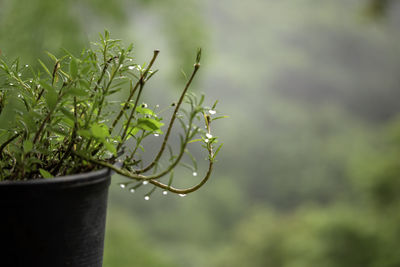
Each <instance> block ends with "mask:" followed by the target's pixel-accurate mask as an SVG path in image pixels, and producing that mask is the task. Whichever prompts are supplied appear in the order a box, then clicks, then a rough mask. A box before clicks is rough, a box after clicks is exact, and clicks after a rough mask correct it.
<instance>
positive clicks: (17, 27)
mask: <svg viewBox="0 0 400 267" xmlns="http://www.w3.org/2000/svg"><path fill="white" fill-rule="evenodd" d="M178 7H179V9H178ZM200 9H201V6H200V4H199V3H197V2H196V1H194V0H188V1H185V2H184V3H183V2H181V1H178V0H168V1H151V0H137V1H127V0H115V1H105V0H84V1H75V0H66V1H51V0H2V1H0V25H1V26H0V50H1V51H2V53H3V54H4V55H6V56H8V57H9V58H12V59H13V58H15V57H20V58H22V59H24V63H27V64H30V65H31V64H34V63H36V64H37V62H36V59H37V58H38V57H41V56H42V55H43V54H44V52H45V51H54V49H55V48H65V49H67V50H69V51H70V52H72V53H74V54H77V53H79V52H80V49H81V48H82V47H87V46H88V42H89V39H94V38H96V33H98V32H103V30H104V29H105V28H107V29H109V30H111V31H112V32H113V33H114V34H115V35H116V36H121V35H122V34H125V35H126V34H129V35H132V33H133V34H135V32H136V34H135V35H136V36H133V37H134V38H133V39H136V38H138V37H139V36H138V35H140V34H141V33H140V29H141V28H146V25H145V24H148V23H149V22H148V21H147V20H146V19H143V21H140V20H135V18H136V17H138V18H142V17H143V16H148V17H151V16H152V15H153V16H154V15H155V14H157V17H158V18H159V21H155V23H156V25H155V27H154V28H155V29H154V30H153V32H154V33H153V34H162V35H163V38H165V39H166V40H167V41H168V42H170V44H171V47H172V51H173V53H174V56H175V57H177V58H179V59H180V60H177V64H179V66H182V68H187V67H191V66H192V61H193V60H192V57H193V53H194V52H195V51H196V50H197V48H199V47H201V46H202V45H205V43H206V40H207V33H206V31H205V30H204V28H203V27H202V26H201V24H202V18H201V16H199V15H198V14H199V10H200ZM149 10H150V11H149ZM142 13H143V14H144V15H143V14H142ZM149 13H150V14H151V15H150V14H149ZM132 23H133V24H132ZM153 23H154V22H153ZM132 28H133V29H134V30H132ZM93 36H94V37H93ZM156 48H157V47H153V48H151V49H156ZM58 55H59V54H56V56H58Z"/></svg>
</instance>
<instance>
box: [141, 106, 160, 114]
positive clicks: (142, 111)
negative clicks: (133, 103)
mask: <svg viewBox="0 0 400 267" xmlns="http://www.w3.org/2000/svg"><path fill="white" fill-rule="evenodd" d="M136 111H137V112H138V113H140V114H144V115H152V116H155V115H156V114H155V113H154V111H152V110H151V109H149V108H142V107H140V106H139V107H136Z"/></svg>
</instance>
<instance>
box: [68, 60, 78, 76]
mask: <svg viewBox="0 0 400 267" xmlns="http://www.w3.org/2000/svg"><path fill="white" fill-rule="evenodd" d="M69 73H70V74H71V78H72V79H73V80H75V79H76V78H77V77H78V61H77V60H76V59H75V58H74V57H73V58H72V59H71V62H69Z"/></svg>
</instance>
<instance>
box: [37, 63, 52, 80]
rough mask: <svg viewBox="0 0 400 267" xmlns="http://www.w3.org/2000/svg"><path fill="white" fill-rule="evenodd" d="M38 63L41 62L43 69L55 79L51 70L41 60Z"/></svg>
mask: <svg viewBox="0 0 400 267" xmlns="http://www.w3.org/2000/svg"><path fill="white" fill-rule="evenodd" d="M38 61H39V63H40V65H42V67H43V69H44V70H45V71H46V72H47V74H48V75H49V76H50V77H53V75H52V74H51V72H50V71H49V69H48V68H47V67H46V65H45V64H44V63H43V62H42V61H41V60H40V59H38Z"/></svg>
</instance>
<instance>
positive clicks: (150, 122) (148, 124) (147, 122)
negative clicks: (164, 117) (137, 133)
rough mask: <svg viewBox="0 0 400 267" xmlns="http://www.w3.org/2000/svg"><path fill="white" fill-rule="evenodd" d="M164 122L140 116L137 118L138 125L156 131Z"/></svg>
mask: <svg viewBox="0 0 400 267" xmlns="http://www.w3.org/2000/svg"><path fill="white" fill-rule="evenodd" d="M163 125H164V123H162V122H159V121H157V120H155V119H150V118H140V119H138V127H139V128H141V129H143V130H145V131H157V130H160V128H161V126H163Z"/></svg>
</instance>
